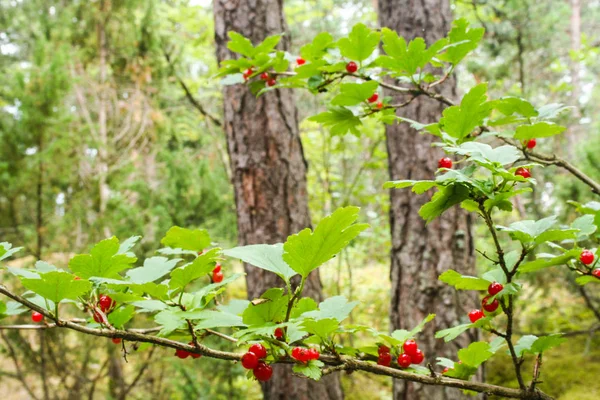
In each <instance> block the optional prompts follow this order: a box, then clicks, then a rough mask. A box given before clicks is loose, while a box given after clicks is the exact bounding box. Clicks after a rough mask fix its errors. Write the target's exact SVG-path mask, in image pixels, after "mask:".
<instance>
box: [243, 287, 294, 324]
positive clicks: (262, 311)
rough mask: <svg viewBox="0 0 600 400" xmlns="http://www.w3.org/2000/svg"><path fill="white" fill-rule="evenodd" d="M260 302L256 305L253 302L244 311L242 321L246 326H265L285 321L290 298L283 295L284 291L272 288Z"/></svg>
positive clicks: (264, 294)
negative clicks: (268, 323) (269, 323)
mask: <svg viewBox="0 0 600 400" xmlns="http://www.w3.org/2000/svg"><path fill="white" fill-rule="evenodd" d="M260 300H262V301H260V302H259V303H258V304H256V305H255V304H253V303H252V302H251V303H250V304H249V305H248V307H247V308H246V310H244V313H243V314H242V319H243V322H244V323H245V324H247V325H263V324H265V323H267V322H275V323H279V322H281V321H283V320H284V319H285V313H286V311H287V305H288V300H289V296H288V295H284V294H283V289H279V288H271V289H269V290H267V291H266V292H265V293H263V295H262V296H261V297H260Z"/></svg>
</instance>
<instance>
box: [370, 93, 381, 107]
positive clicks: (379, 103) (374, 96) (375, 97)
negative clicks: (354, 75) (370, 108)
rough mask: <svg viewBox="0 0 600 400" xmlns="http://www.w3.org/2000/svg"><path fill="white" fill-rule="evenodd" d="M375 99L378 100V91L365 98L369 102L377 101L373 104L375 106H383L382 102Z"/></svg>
mask: <svg viewBox="0 0 600 400" xmlns="http://www.w3.org/2000/svg"><path fill="white" fill-rule="evenodd" d="M377 100H379V94H378V93H373V95H372V96H371V97H369V98H368V99H367V101H368V102H369V103H371V104H372V103H375V102H377V104H375V107H377V108H383V103H382V102H381V101H377Z"/></svg>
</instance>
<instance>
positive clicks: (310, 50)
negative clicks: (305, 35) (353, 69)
mask: <svg viewBox="0 0 600 400" xmlns="http://www.w3.org/2000/svg"><path fill="white" fill-rule="evenodd" d="M333 45H334V41H333V36H331V34H330V33H329V32H321V33H319V34H318V35H317V36H315V37H314V39H313V41H312V43H308V44H305V45H304V46H302V48H301V49H300V55H301V56H302V58H304V59H305V60H306V61H314V60H319V59H321V58H322V57H323V56H325V55H326V54H327V49H328V48H329V47H332V46H333Z"/></svg>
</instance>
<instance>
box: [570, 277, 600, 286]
mask: <svg viewBox="0 0 600 400" xmlns="http://www.w3.org/2000/svg"><path fill="white" fill-rule="evenodd" d="M575 282H577V284H578V285H581V286H583V285H587V284H588V283H600V279H598V278H596V277H595V276H593V275H582V276H579V277H577V279H575Z"/></svg>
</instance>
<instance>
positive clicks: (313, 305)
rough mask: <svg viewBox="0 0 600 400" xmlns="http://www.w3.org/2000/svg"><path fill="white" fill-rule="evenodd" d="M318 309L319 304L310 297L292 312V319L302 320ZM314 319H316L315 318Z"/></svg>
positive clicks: (297, 304)
mask: <svg viewBox="0 0 600 400" xmlns="http://www.w3.org/2000/svg"><path fill="white" fill-rule="evenodd" d="M317 309H318V306H317V302H316V301H314V300H313V299H311V298H310V297H303V298H301V299H300V300H298V302H297V303H296V304H294V307H293V308H292V312H291V314H290V317H291V318H292V319H293V318H300V317H301V316H303V314H304V313H307V312H310V311H315V310H317ZM313 318H314V317H313Z"/></svg>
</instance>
